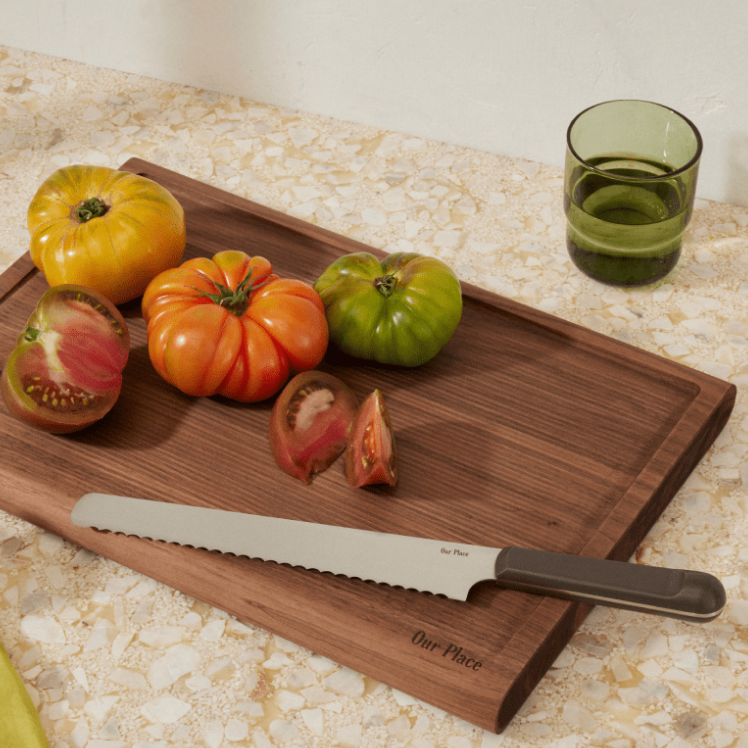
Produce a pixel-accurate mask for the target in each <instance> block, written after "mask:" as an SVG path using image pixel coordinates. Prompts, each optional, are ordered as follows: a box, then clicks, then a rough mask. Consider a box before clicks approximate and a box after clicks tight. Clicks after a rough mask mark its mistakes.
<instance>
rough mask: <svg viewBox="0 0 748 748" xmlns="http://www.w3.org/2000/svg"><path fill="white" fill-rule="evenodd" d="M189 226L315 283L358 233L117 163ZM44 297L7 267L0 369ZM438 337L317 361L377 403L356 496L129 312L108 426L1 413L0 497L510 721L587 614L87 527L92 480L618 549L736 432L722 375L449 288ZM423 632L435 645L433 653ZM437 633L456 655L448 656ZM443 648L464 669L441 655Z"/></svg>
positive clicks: (293, 634) (135, 492) (417, 688)
mask: <svg viewBox="0 0 748 748" xmlns="http://www.w3.org/2000/svg"><path fill="white" fill-rule="evenodd" d="M122 168H123V169H125V170H128V171H132V172H135V173H139V174H143V175H145V176H147V177H150V178H151V179H154V180H155V181H157V182H159V183H160V184H162V185H163V186H165V187H166V188H167V189H169V190H170V191H171V192H172V193H173V194H174V195H175V196H176V197H177V199H178V200H179V201H180V202H181V204H182V205H183V207H184V209H185V214H186V220H187V239H188V246H187V251H186V257H191V256H195V255H211V254H213V253H214V252H216V251H218V250H221V249H227V248H234V249H241V250H244V251H246V252H249V253H250V254H260V255H264V256H265V257H267V258H268V259H270V261H271V262H272V264H273V266H274V268H275V270H276V272H278V273H279V274H281V275H284V276H288V277H294V278H300V279H302V280H305V281H307V282H309V283H313V282H314V280H316V278H317V277H318V276H319V275H320V273H321V272H322V271H323V270H324V269H325V268H326V267H327V266H328V265H329V264H330V263H331V262H332V261H333V260H335V259H336V258H337V257H339V256H340V255H341V254H343V253H345V252H350V251H360V250H365V251H372V252H374V254H377V255H381V254H382V253H380V252H377V251H376V250H371V249H370V248H369V247H366V246H365V245H362V244H359V243H357V242H355V241H352V240H350V239H347V238H345V237H342V236H339V235H336V234H333V233H331V232H329V231H326V230H324V229H321V228H319V227H316V226H313V225H311V224H308V223H305V222H303V221H300V220H298V219H295V218H292V217H289V216H286V215H284V214H281V213H278V212H276V211H274V210H271V209H269V208H267V207H264V206H261V205H257V204H254V203H252V202H250V201H248V200H245V199H243V198H240V197H237V196H235V195H231V194H229V193H226V192H223V191H220V190H218V189H216V188H214V187H211V186H208V185H205V184H202V183H199V182H196V181H194V180H191V179H189V178H187V177H184V176H181V175H179V174H176V173H174V172H171V171H168V170H166V169H163V168H161V167H157V166H154V165H152V164H149V163H147V162H145V161H141V160H139V159H131V160H130V161H128V162H127V163H126V164H125V165H124V166H123V167H122ZM46 288H47V285H46V281H45V279H44V277H43V275H42V274H41V273H39V272H38V271H36V270H35V269H34V268H33V266H32V264H31V262H30V260H29V259H28V256H26V257H23V258H21V260H19V262H18V263H16V264H15V265H13V266H12V267H11V268H9V269H8V270H7V271H6V272H5V273H4V274H3V275H2V276H0V295H1V296H2V298H1V299H0V305H1V307H0V309H1V313H0V360H2V361H4V360H5V359H6V358H7V356H8V354H9V352H10V351H11V349H12V347H13V344H14V341H15V339H16V337H17V336H18V334H19V333H20V331H21V330H22V329H23V326H24V323H25V322H26V320H27V319H28V317H29V315H30V314H31V311H32V310H33V308H34V306H35V305H36V302H37V300H38V298H39V297H40V296H41V294H42V293H43V292H44V290H45V289H46ZM463 293H464V302H465V303H464V315H463V319H462V321H461V323H460V325H459V327H458V329H457V331H456V333H455V335H454V336H453V338H452V340H451V341H450V342H449V343H448V344H447V346H446V347H445V348H444V349H443V350H442V351H441V352H440V353H439V355H438V356H437V357H436V358H435V359H433V360H432V361H431V362H429V363H428V364H426V365H424V366H422V367H420V368H418V369H401V368H397V367H386V366H379V365H372V364H369V363H366V362H361V361H355V360H352V359H346V358H345V357H344V356H342V355H340V354H339V353H337V352H335V351H334V350H332V349H331V350H330V351H329V352H328V355H327V356H326V358H325V361H324V362H323V364H322V366H321V367H320V368H323V369H325V370H326V371H329V372H331V373H333V374H335V375H336V376H338V377H340V378H341V379H343V380H344V381H345V382H347V383H348V384H349V385H350V387H351V388H352V389H353V391H354V392H355V393H356V394H357V395H358V397H359V398H360V399H363V397H365V396H366V395H367V394H368V393H369V392H370V391H371V390H373V389H374V388H376V387H378V388H379V389H380V390H382V392H383V393H384V396H385V398H386V400H387V403H388V407H389V410H390V415H391V417H392V421H393V426H394V430H395V438H396V440H397V445H398V450H399V459H400V476H401V478H400V482H399V484H398V486H397V487H396V488H394V489H392V488H388V487H376V488H369V489H353V488H351V487H350V486H348V484H347V482H346V481H345V478H344V476H343V472H342V465H341V464H339V463H336V464H335V465H333V467H332V468H331V469H330V470H328V471H327V472H326V473H324V474H322V475H320V476H318V477H317V478H316V479H315V480H314V482H313V484H312V485H311V486H306V485H303V484H302V483H300V482H299V481H295V480H294V479H292V478H290V477H289V476H287V475H285V474H284V473H282V472H281V471H280V470H279V469H278V468H277V467H276V466H275V463H274V462H273V458H272V455H271V454H270V450H269V445H268V438H267V429H268V419H269V415H270V409H271V407H272V400H271V401H268V402H265V403H261V404H256V405H241V404H238V403H234V402H231V401H228V400H224V399H221V398H203V399H198V398H193V397H187V396H185V395H183V394H181V393H180V392H178V391H177V390H175V389H174V388H172V387H170V386H169V385H167V384H166V383H165V382H164V381H162V380H161V379H160V378H159V376H158V375H157V374H156V373H155V372H154V370H153V368H152V367H151V365H150V361H149V359H148V353H147V348H146V333H145V326H144V323H143V320H142V318H141V316H140V310H139V304H138V302H137V301H135V302H131V303H129V304H125V305H123V306H122V307H121V309H122V311H123V313H124V314H125V317H126V318H127V321H128V324H129V326H130V330H131V335H132V350H131V357H130V361H129V363H128V366H127V368H126V370H125V386H124V389H123V392H122V395H121V397H120V399H119V401H118V403H117V405H116V406H115V407H114V409H113V410H112V411H111V413H110V414H109V415H108V416H107V417H106V418H105V419H104V420H103V421H101V422H100V423H99V424H96V425H94V426H92V427H91V428H89V429H87V430H85V431H82V432H79V433H77V434H73V435H69V436H51V435H48V434H42V433H37V432H35V431H33V430H31V429H29V428H27V427H25V426H24V425H22V424H20V423H18V422H16V421H14V420H13V419H11V418H10V417H9V416H8V414H7V411H6V410H5V407H4V405H2V404H0V405H2V407H0V424H1V427H2V432H3V452H2V463H1V465H0V477H1V479H2V480H1V481H0V507H2V508H3V509H4V510H5V511H7V512H10V513H11V514H14V515H16V516H18V517H21V518H23V519H26V520H28V521H30V522H33V523H34V524H36V525H39V526H40V527H43V528H45V529H47V530H49V531H51V532H54V533H57V534H59V535H61V536H62V537H64V538H66V539H68V540H70V541H72V542H74V543H76V544H79V545H81V546H83V547H85V548H88V549H90V550H92V551H94V552H96V553H99V554H102V555H103V556H106V557H108V558H111V559H114V560H116V561H118V562H120V563H122V564H124V565H125V566H128V567H130V568H132V569H134V570H137V571H139V572H142V573H144V574H146V575H148V576H150V577H152V578H154V579H156V580H159V581H161V582H164V583H165V584H168V585H170V586H172V587H174V588H176V589H178V590H180V591H182V592H184V593H185V594H187V595H190V596H192V597H195V598H197V599H200V600H203V601H205V602H207V603H210V604H211V605H215V606H217V607H219V608H221V609H223V610H225V611H227V612H228V613H230V614H231V615H234V616H236V617H237V618H239V619H240V620H245V621H249V622H252V623H254V624H256V625H258V626H261V627H263V628H265V629H267V630H269V631H271V632H274V633H277V634H279V635H280V636H283V637H285V638H287V639H289V640H291V641H294V642H296V643H298V644H299V645H302V646H304V647H307V648H309V649H311V650H313V651H315V652H317V653H319V654H322V655H325V656H327V657H330V658H331V659H333V660H335V661H337V662H339V663H341V664H343V665H347V666H349V667H351V668H353V669H355V670H357V671H359V672H361V673H364V674H366V675H368V676H370V677H372V678H375V679H377V680H379V681H382V682H384V683H387V684H389V685H392V686H393V687H395V688H398V689H400V690H402V691H405V692H407V693H409V694H412V695H413V696H416V697H417V698H419V699H422V700H424V701H426V702H428V703H431V704H433V705H435V706H437V707H439V708H441V709H444V710H446V711H447V712H449V713H451V714H454V715H456V716H458V717H461V718H462V719H465V720H467V721H468V722H471V723H473V724H475V725H477V726H479V727H482V728H485V729H488V730H491V731H495V732H500V731H501V730H503V729H504V727H505V726H506V725H507V723H508V722H509V721H510V719H511V718H512V716H513V715H514V714H515V713H516V711H517V709H518V708H519V707H520V706H521V705H522V703H523V702H524V700H525V699H526V698H527V696H528V695H529V694H530V692H531V691H532V689H533V688H534V687H535V686H536V684H537V683H538V681H539V680H540V679H541V678H542V676H543V674H544V673H545V672H546V670H547V669H548V667H549V666H550V665H551V663H552V662H553V660H554V659H555V658H556V656H557V655H558V654H559V653H560V651H561V650H562V649H563V647H564V646H565V645H566V644H567V642H568V641H569V639H570V637H571V636H572V634H573V633H574V631H575V629H576V628H577V627H578V626H579V625H580V623H581V622H582V621H583V620H584V617H585V616H586V615H587V613H588V612H589V610H590V607H589V606H587V605H581V604H573V603H568V602H564V601H561V600H557V599H552V598H544V597H540V596H534V595H529V594H523V593H519V592H513V591H508V590H501V589H499V588H497V587H496V586H494V585H492V584H490V583H482V584H479V585H477V586H476V587H475V588H474V589H473V590H472V592H471V594H470V597H469V600H468V602H467V603H463V602H456V601H451V600H447V599H445V598H442V597H438V596H434V595H428V594H418V593H415V592H410V591H406V590H402V589H397V588H391V587H387V586H385V585H376V584H372V583H367V582H361V581H358V580H351V579H346V578H344V577H336V576H332V575H330V574H319V573H316V572H310V571H306V570H303V569H298V568H289V567H286V566H283V565H278V564H274V563H266V562H262V561H258V560H250V559H244V558H236V557H233V556H230V555H221V554H218V553H210V552H207V551H202V550H195V549H192V548H182V547H179V546H176V545H169V544H165V543H160V542H156V541H149V540H140V539H137V538H129V537H123V536H121V535H113V534H111V533H101V532H97V531H95V530H90V529H82V528H78V527H75V526H73V525H71V524H70V511H71V509H72V507H73V504H74V503H75V501H76V500H77V499H78V498H80V496H81V495H82V494H83V493H86V492H88V491H98V492H104V493H113V494H121V495H130V496H136V497H142V498H149V499H155V500H160V501H173V502H179V503H186V504H195V505H203V506H214V507H220V508H224V509H229V510H234V511H243V512H250V513H257V514H265V515H271V516H278V517H288V518H291V519H302V520H306V521H311V522H322V523H327V524H333V525H343V526H350V527H360V528H364V529H369V530H380V531H386V532H395V533H401V534H411V535H417V536H423V537H434V538H443V539H445V540H450V541H454V542H463V543H477V544H481V545H490V546H496V547H503V546H507V545H521V546H527V547H531V548H542V549H547V550H552V551H560V552H565V553H575V554H581V555H587V556H594V557H600V558H611V559H618V560H626V559H628V558H629V557H630V556H631V554H632V553H633V552H634V551H635V550H636V547H637V545H638V544H639V543H640V542H641V540H642V538H643V537H644V536H645V534H646V533H647V531H648V530H649V528H650V527H651V526H652V524H653V523H654V522H655V520H656V519H657V518H658V516H659V515H660V513H661V512H662V510H663V509H664V507H665V506H666V505H667V503H668V502H669V501H670V499H671V498H672V497H673V495H674V494H675V492H676V491H677V490H678V488H679V487H680V486H681V484H682V483H683V481H684V480H685V478H686V477H687V476H688V474H689V473H690V471H691V470H692V469H693V467H694V466H695V465H696V464H697V462H698V461H699V460H700V459H701V457H702V456H703V454H704V452H705V451H706V450H707V449H708V447H709V446H710V445H711V443H712V442H713V441H714V439H715V438H716V436H717V434H718V433H719V431H720V430H721V429H722V427H723V426H724V424H725V422H726V421H727V419H728V417H729V414H730V412H731V409H732V406H733V403H734V399H735V388H734V386H732V385H730V384H728V383H726V382H723V381H721V380H719V379H716V378H714V377H711V376H708V375H706V374H703V373H700V372H697V371H694V370H692V369H690V368H687V367H685V366H682V365H679V364H677V363H674V362H672V361H668V360H665V359H663V358H660V357H658V356H655V355H652V354H650V353H647V352H645V351H642V350H639V349H637V348H635V347H632V346H629V345H626V344H624V343H621V342H618V341H616V340H613V339H611V338H608V337H605V336H603V335H600V334H597V333H595V332H592V331H590V330H587V329H584V328H582V327H579V326H577V325H574V324H572V323H570V322H566V321H564V320H561V319H558V318H555V317H553V316H550V315H548V314H544V313H542V312H539V311H537V310H534V309H531V308H529V307H526V306H523V305H522V304H519V303H516V302H514V301H511V300H509V299H505V298H501V297H499V296H497V295H495V294H492V293H489V292H487V291H485V290H482V289H479V288H476V287H474V286H471V285H469V284H463ZM426 640H428V641H430V642H436V643H437V645H438V647H436V648H434V649H432V650H429V649H427V648H425V647H424V646H423V642H425V641H426ZM449 645H453V647H452V648H450V646H449ZM456 648H462V649H461V652H462V653H463V654H464V655H466V657H469V658H472V659H473V660H476V661H479V662H480V663H481V666H480V667H479V668H477V669H474V668H467V667H465V666H464V665H461V664H459V662H458V660H459V657H458V658H456V659H452V654H453V653H454V652H455V649H456Z"/></svg>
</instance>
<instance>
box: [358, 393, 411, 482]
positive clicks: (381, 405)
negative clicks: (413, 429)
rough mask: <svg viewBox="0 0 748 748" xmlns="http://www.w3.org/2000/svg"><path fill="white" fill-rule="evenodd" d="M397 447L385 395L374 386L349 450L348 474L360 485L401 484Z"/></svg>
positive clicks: (362, 408) (359, 416) (364, 403)
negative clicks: (374, 388) (398, 471)
mask: <svg viewBox="0 0 748 748" xmlns="http://www.w3.org/2000/svg"><path fill="white" fill-rule="evenodd" d="M397 475H398V474H397V450H396V448H395V438H394V436H393V434H392V422H391V420H390V414H389V411H388V409H387V405H386V404H385V402H384V397H383V395H382V393H381V392H380V391H379V390H374V392H372V393H371V394H370V395H369V396H368V397H367V398H366V400H364V402H363V403H361V407H360V408H359V409H358V411H357V412H356V415H355V416H354V419H353V424H352V425H351V433H350V436H349V438H348V445H347V446H346V450H345V476H346V478H347V479H348V482H349V483H350V484H351V485H352V486H354V487H356V488H360V487H361V486H368V485H371V484H374V483H386V484H387V485H390V486H394V485H396V484H397Z"/></svg>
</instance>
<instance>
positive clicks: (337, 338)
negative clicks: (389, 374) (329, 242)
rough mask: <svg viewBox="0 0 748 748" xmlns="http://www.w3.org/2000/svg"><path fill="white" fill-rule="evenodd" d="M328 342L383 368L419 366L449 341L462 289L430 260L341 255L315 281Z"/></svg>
mask: <svg viewBox="0 0 748 748" xmlns="http://www.w3.org/2000/svg"><path fill="white" fill-rule="evenodd" d="M314 289H315V290H316V291H317V293H319V295H320V296H321V297H322V303H323V304H324V305H325V313H326V315H327V324H328V327H329V328H330V339H331V340H332V341H334V342H335V343H336V344H337V346H338V347H339V348H340V349H341V350H342V351H344V352H345V353H347V354H349V355H351V356H355V357H356V358H365V359H371V360H374V361H379V362H380V363H383V364H396V365H400V366H420V365H421V364H425V363H426V362H427V361H429V360H430V359H432V358H433V357H434V356H436V354H437V353H438V352H439V351H440V350H441V349H442V347H443V346H444V345H445V344H446V343H447V341H448V340H449V339H450V338H451V337H452V333H453V332H454V331H455V328H456V327H457V324H458V323H459V321H460V318H461V316H462V290H461V288H460V282H459V281H458V280H457V276H456V275H455V274H454V272H453V271H452V270H451V268H450V267H449V266H447V265H445V264H444V263H443V262H442V261H441V260H438V259H436V258H435V257H427V256H426V255H419V254H416V253H414V252H395V253H394V254H391V255H388V256H387V257H385V258H384V260H382V261H381V262H380V261H379V260H378V259H377V258H376V257H374V255H372V254H370V253H368V252H355V253H353V254H349V255H344V256H343V257H340V258H339V259H337V260H336V261H335V262H333V264H332V265H330V267H328V268H327V270H325V272H324V273H322V275H321V276H320V277H319V278H318V279H317V282H316V283H315V284H314Z"/></svg>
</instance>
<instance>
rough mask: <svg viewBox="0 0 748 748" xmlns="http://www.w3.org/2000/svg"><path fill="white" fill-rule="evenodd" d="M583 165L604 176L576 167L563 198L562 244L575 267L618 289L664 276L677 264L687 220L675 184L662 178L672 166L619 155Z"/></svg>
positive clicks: (679, 188) (687, 216)
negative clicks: (565, 219) (565, 225)
mask: <svg viewBox="0 0 748 748" xmlns="http://www.w3.org/2000/svg"><path fill="white" fill-rule="evenodd" d="M588 163H589V164H590V165H591V166H595V167H596V168H597V169H601V170H603V173H601V172H600V171H592V170H590V169H587V168H585V166H584V165H580V166H578V167H577V168H576V169H575V170H574V173H573V174H572V178H571V182H570V184H571V189H570V194H569V192H566V193H565V194H564V203H565V205H564V207H565V210H566V213H567V217H568V219H569V224H568V228H567V235H566V243H567V247H568V250H569V255H570V257H571V259H572V261H573V262H574V264H575V265H576V266H577V267H578V268H579V269H580V270H582V272H584V273H586V274H587V275H589V276H590V277H592V278H594V279H596V280H599V281H602V282H603V283H609V284H612V285H617V286H635V285H643V284H646V283H653V282H654V281H657V280H659V279H661V278H663V277H665V276H666V275H667V274H668V273H669V272H670V271H671V270H672V269H673V268H674V267H675V265H676V264H677V262H678V259H679V257H680V253H681V245H682V242H683V232H684V230H685V228H686V225H687V223H688V219H689V217H690V215H689V214H690V210H689V208H688V206H686V205H684V204H683V201H682V200H681V193H682V189H681V184H680V182H679V180H678V179H677V178H673V179H662V177H664V176H666V175H667V174H668V173H669V172H671V171H672V169H671V167H669V166H668V165H667V164H663V163H658V162H655V161H646V160H643V159H634V158H631V157H629V156H624V155H610V156H603V157H599V158H595V159H590V160H589V161H588ZM619 177H625V178H626V177H627V178H629V179H631V178H634V179H639V180H640V181H637V182H631V181H628V180H627V179H620V178H619ZM657 177H659V178H660V179H657ZM642 178H646V179H642ZM649 180H651V181H649Z"/></svg>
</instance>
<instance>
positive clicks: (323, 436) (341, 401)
mask: <svg viewBox="0 0 748 748" xmlns="http://www.w3.org/2000/svg"><path fill="white" fill-rule="evenodd" d="M357 405H358V401H357V400H356V396H355V395H354V394H353V392H351V390H350V389H349V387H348V386H347V385H346V384H345V383H343V382H341V381H340V380H339V379H338V378H337V377H334V376H332V375H331V374H327V373H325V372H321V371H316V370H314V371H307V372H304V373H302V374H298V375H297V376H295V377H294V378H293V379H292V380H291V381H290V382H289V383H288V384H287V385H286V387H285V388H284V389H283V391H282V392H281V394H280V395H279V396H278V399H277V400H276V401H275V405H274V406H273V412H272V414H271V417H270V448H271V450H272V452H273V456H274V457H275V461H276V462H277V463H278V466H279V467H280V468H281V469H282V470H285V471H286V472H287V473H288V474H289V475H291V476H293V477H294V478H298V479H299V480H301V481H303V482H304V483H311V482H312V478H313V477H314V476H315V475H316V474H318V473H321V472H323V471H324V470H327V468H329V467H330V465H332V463H333V462H335V460H337V458H338V457H340V455H341V454H342V453H343V451H344V450H345V446H346V443H347V441H348V434H349V432H350V428H351V423H352V421H353V415H354V413H355V412H356V406H357Z"/></svg>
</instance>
